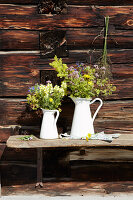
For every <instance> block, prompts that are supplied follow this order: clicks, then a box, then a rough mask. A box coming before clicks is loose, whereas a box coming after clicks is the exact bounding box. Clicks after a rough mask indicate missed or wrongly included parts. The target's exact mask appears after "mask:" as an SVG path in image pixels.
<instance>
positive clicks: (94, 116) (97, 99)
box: [90, 98, 103, 122]
mask: <svg viewBox="0 0 133 200" xmlns="http://www.w3.org/2000/svg"><path fill="white" fill-rule="evenodd" d="M95 101H100V105H99V106H98V108H97V110H96V112H95V113H94V115H93V118H92V121H93V122H94V120H95V118H96V115H97V113H98V111H99V110H100V108H101V107H102V105H103V101H102V99H100V98H95V99H94V100H93V101H91V102H90V104H92V103H94V102H95Z"/></svg>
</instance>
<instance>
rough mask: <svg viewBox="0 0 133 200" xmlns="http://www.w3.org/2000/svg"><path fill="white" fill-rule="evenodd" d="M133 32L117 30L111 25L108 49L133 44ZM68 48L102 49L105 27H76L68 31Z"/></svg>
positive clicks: (128, 47) (126, 46)
mask: <svg viewBox="0 0 133 200" xmlns="http://www.w3.org/2000/svg"><path fill="white" fill-rule="evenodd" d="M132 35H133V32H132V31H131V30H129V31H127V30H115V29H114V27H109V32H108V43H107V46H108V49H110V48H124V49H126V48H127V49H130V48H132V46H133V43H132V41H133V36H132ZM66 38H67V45H68V49H89V48H93V49H97V48H98V49H102V48H103V42H104V31H103V28H89V29H84V28H82V29H74V30H67V31H66Z"/></svg>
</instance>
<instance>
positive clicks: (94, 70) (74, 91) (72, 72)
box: [50, 56, 116, 98]
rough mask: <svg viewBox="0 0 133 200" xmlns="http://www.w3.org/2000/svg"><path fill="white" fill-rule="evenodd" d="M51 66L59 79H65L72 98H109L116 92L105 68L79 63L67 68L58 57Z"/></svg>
mask: <svg viewBox="0 0 133 200" xmlns="http://www.w3.org/2000/svg"><path fill="white" fill-rule="evenodd" d="M50 65H51V66H52V67H54V68H55V70H56V71H57V73H58V74H57V75H58V77H60V78H62V77H63V78H64V80H63V81H64V82H65V83H66V84H67V93H68V95H70V96H71V97H80V98H92V97H97V96H108V95H111V94H112V92H113V91H115V90H116V88H115V86H113V85H112V84H111V82H110V79H109V78H108V77H106V67H104V66H98V65H94V66H89V65H86V64H84V63H80V64H79V63H78V64H76V65H75V66H70V67H67V65H66V64H63V63H62V59H61V58H60V59H58V58H57V56H55V58H54V61H53V62H52V63H50Z"/></svg>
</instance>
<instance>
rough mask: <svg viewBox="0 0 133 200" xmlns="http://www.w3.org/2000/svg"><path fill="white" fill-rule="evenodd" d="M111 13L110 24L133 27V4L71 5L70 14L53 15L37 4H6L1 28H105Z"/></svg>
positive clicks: (1, 7)
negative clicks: (106, 17)
mask: <svg viewBox="0 0 133 200" xmlns="http://www.w3.org/2000/svg"><path fill="white" fill-rule="evenodd" d="M79 11H80V12H79ZM107 15H109V16H110V25H111V24H113V25H114V26H115V27H116V28H119V29H123V28H124V29H133V26H132V15H133V7H132V6H130V7H128V6H125V7H123V6H118V7H117V6H114V7H113V6H112V7H110V6H109V7H108V6H103V7H102V6H101V7H99V6H97V7H92V6H68V13H67V14H64V15H53V16H49V15H45V14H44V15H41V14H37V7H36V6H27V7H26V6H20V5H2V4H1V5H0V19H1V20H0V28H1V29H31V30H33V29H34V30H48V29H49V30H51V29H55V28H63V27H73V28H74V27H82V28H83V27H92V26H94V27H98V26H102V27H103V26H104V17H105V16H107ZM31 18H32V20H31Z"/></svg>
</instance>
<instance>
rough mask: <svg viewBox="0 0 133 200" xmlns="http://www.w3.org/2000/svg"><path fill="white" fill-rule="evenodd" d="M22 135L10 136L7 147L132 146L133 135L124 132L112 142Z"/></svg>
mask: <svg viewBox="0 0 133 200" xmlns="http://www.w3.org/2000/svg"><path fill="white" fill-rule="evenodd" d="M20 137H22V135H15V136H10V137H9V139H8V140H7V143H6V144H7V147H10V148H58V147H132V146H133V135H132V134H122V135H120V137H119V138H117V139H113V141H112V142H111V143H109V142H106V141H100V140H89V141H88V142H87V141H86V140H77V139H66V138H63V139H53V140H46V139H45V140H44V139H39V138H37V137H34V139H33V140H29V141H23V140H21V139H20Z"/></svg>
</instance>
